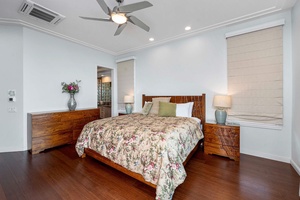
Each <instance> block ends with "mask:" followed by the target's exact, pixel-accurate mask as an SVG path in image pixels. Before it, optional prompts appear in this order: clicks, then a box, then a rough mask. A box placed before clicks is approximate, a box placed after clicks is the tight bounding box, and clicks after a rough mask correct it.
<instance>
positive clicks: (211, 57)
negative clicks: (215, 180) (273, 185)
mask: <svg viewBox="0 0 300 200" xmlns="http://www.w3.org/2000/svg"><path fill="white" fill-rule="evenodd" d="M290 15H291V13H290V12H289V11H287V12H284V13H280V14H276V15H272V16H268V17H264V18H260V19H257V20H252V21H248V22H244V23H241V24H238V25H234V26H229V27H225V28H220V29H217V30H213V31H210V32H205V33H202V34H199V35H197V36H193V37H189V38H185V39H182V40H178V41H174V42H171V43H167V44H164V45H161V46H157V47H152V48H150V49H146V50H142V51H138V52H135V53H130V54H126V55H122V56H119V57H118V59H121V58H122V57H129V56H134V57H136V77H137V80H136V87H137V89H136V96H137V97H140V98H137V97H136V100H137V102H136V106H137V108H140V109H141V96H142V94H147V95H161V94H163V95H196V94H201V93H206V94H207V101H206V105H207V106H206V109H207V111H206V116H207V119H208V120H209V119H210V120H213V119H214V109H213V107H212V99H213V96H214V94H217V93H218V94H222V93H225V94H226V93H227V60H226V59H227V55H226V48H227V47H226V39H225V34H226V33H228V32H231V31H238V30H241V29H245V28H248V27H252V26H257V25H260V24H263V23H266V22H271V21H275V20H279V19H283V18H284V19H285V20H286V24H285V26H284V54H285V55H284V126H283V128H282V130H269V129H262V128H250V127H241V141H240V144H241V153H245V154H251V155H255V156H260V157H265V158H270V159H275V160H280V161H284V162H290V158H291V122H292V118H291V117H292V106H291V105H292V89H291V88H292V80H291V77H292V65H291V19H290Z"/></svg>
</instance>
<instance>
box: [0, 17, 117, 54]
mask: <svg viewBox="0 0 300 200" xmlns="http://www.w3.org/2000/svg"><path fill="white" fill-rule="evenodd" d="M0 24H16V25H21V26H24V27H26V28H31V29H34V30H37V31H40V32H43V33H47V34H49V35H53V36H56V37H59V38H62V39H65V40H68V41H71V42H74V43H77V44H80V45H83V46H86V47H89V48H92V49H95V50H98V51H102V52H104V53H108V54H110V55H113V56H116V55H117V54H116V53H115V52H113V51H109V50H107V49H103V48H101V47H98V46H95V45H92V44H89V43H86V42H83V41H81V40H77V39H75V38H72V37H69V36H66V35H63V34H60V33H57V32H54V31H50V30H48V29H45V28H42V27H39V26H36V25H34V24H31V23H28V22H25V21H23V20H18V19H6V18H0Z"/></svg>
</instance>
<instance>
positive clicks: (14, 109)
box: [8, 107, 17, 113]
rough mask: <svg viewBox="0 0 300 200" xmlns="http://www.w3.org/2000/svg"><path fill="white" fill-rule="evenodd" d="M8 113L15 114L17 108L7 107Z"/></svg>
mask: <svg viewBox="0 0 300 200" xmlns="http://www.w3.org/2000/svg"><path fill="white" fill-rule="evenodd" d="M8 112H9V113H16V112H17V108H16V107H9V108H8Z"/></svg>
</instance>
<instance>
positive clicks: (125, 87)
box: [117, 59, 134, 110]
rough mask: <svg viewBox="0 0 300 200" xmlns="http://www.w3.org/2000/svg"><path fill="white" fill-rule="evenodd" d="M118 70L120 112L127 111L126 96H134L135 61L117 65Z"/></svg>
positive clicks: (122, 62) (131, 60)
mask: <svg viewBox="0 0 300 200" xmlns="http://www.w3.org/2000/svg"><path fill="white" fill-rule="evenodd" d="M117 68H118V69H117V70H118V110H125V104H124V96H125V95H130V96H134V60H133V59H130V60H126V61H121V62H118V63H117Z"/></svg>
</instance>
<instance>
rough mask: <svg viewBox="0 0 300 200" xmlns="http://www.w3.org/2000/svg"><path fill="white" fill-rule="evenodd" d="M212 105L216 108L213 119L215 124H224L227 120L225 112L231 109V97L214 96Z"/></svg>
mask: <svg viewBox="0 0 300 200" xmlns="http://www.w3.org/2000/svg"><path fill="white" fill-rule="evenodd" d="M213 105H214V107H216V111H215V117H216V122H217V124H225V122H226V118H227V112H226V110H227V109H228V108H230V107H231V97H230V96H228V95H216V96H215V97H214V102H213Z"/></svg>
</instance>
